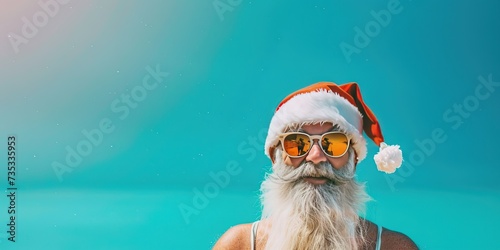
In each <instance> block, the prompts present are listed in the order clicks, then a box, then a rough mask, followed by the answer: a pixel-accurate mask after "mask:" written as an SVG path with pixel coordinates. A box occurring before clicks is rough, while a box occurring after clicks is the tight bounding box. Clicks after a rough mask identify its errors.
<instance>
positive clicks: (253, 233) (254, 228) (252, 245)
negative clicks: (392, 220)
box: [250, 221, 382, 250]
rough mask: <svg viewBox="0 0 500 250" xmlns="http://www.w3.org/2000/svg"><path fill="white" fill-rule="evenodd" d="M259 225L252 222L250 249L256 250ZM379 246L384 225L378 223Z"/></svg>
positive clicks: (378, 248)
mask: <svg viewBox="0 0 500 250" xmlns="http://www.w3.org/2000/svg"><path fill="white" fill-rule="evenodd" d="M258 226H259V221H256V222H254V223H252V230H251V231H250V249H251V250H255V244H256V236H257V227H258ZM377 231H378V232H377V247H376V248H375V249H376V250H380V245H381V244H382V238H381V237H382V227H381V226H380V225H378V230H377Z"/></svg>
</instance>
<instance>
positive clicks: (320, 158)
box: [306, 142, 327, 164]
mask: <svg viewBox="0 0 500 250" xmlns="http://www.w3.org/2000/svg"><path fill="white" fill-rule="evenodd" d="M320 147H321V146H320V145H319V142H314V143H313V145H312V148H311V150H309V153H308V154H307V157H306V161H310V162H312V163H314V164H319V163H320V162H324V161H327V159H326V155H325V153H324V152H323V150H321V148H320Z"/></svg>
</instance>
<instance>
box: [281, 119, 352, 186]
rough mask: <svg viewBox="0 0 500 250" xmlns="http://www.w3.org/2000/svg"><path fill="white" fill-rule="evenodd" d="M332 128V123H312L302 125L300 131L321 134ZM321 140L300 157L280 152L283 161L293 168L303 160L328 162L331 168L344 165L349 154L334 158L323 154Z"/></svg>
mask: <svg viewBox="0 0 500 250" xmlns="http://www.w3.org/2000/svg"><path fill="white" fill-rule="evenodd" d="M333 128H334V126H333V124H332V123H324V124H313V125H304V126H302V129H301V131H302V132H305V133H307V134H310V135H321V134H324V133H326V132H330V131H332V129H333ZM320 143H321V142H318V141H314V143H313V146H312V147H311V150H309V152H308V153H307V154H306V155H305V156H303V157H300V158H291V157H289V156H288V155H287V154H282V157H283V161H284V162H285V164H287V165H289V166H293V167H295V168H297V167H299V166H300V165H301V164H302V163H303V162H304V161H305V162H311V163H313V164H314V165H318V164H319V163H322V162H328V163H330V165H332V167H333V168H335V169H337V170H339V169H341V168H342V167H343V166H345V165H346V163H347V162H348V160H349V154H348V153H346V154H344V155H343V156H341V157H338V158H334V157H330V156H327V155H325V153H324V152H323V150H321V148H320V147H321V145H320ZM304 180H305V181H307V182H309V183H311V184H316V185H319V184H324V183H325V182H326V180H325V179H320V178H304Z"/></svg>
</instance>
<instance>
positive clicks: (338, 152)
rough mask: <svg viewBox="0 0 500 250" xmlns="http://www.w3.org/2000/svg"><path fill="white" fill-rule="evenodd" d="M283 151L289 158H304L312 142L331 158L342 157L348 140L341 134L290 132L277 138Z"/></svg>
mask: <svg viewBox="0 0 500 250" xmlns="http://www.w3.org/2000/svg"><path fill="white" fill-rule="evenodd" d="M279 139H280V142H281V146H282V148H283V151H284V152H285V153H286V154H287V155H288V156H290V157H291V158H299V157H303V156H305V155H306V154H307V153H308V152H309V150H311V148H312V146H313V143H314V140H318V145H319V146H320V148H321V150H323V152H324V153H325V154H326V155H328V156H330V157H333V158H338V157H342V156H343V155H344V154H345V153H346V152H347V149H349V144H350V141H351V140H350V138H349V137H347V135H346V134H344V133H341V132H327V133H324V134H322V135H309V134H306V133H301V132H290V133H285V134H281V135H280V136H279Z"/></svg>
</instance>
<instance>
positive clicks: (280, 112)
mask: <svg viewBox="0 0 500 250" xmlns="http://www.w3.org/2000/svg"><path fill="white" fill-rule="evenodd" d="M317 122H331V123H333V124H336V125H338V126H339V128H340V130H341V131H343V132H345V133H347V134H349V135H350V136H351V138H352V143H351V145H352V147H353V148H354V151H355V152H356V156H357V160H358V162H360V161H362V160H363V159H364V158H365V157H366V151H367V149H366V141H365V139H364V137H363V131H364V132H365V134H366V135H367V136H368V137H369V138H370V139H371V140H373V142H374V143H375V144H376V145H377V146H379V147H380V151H379V152H378V153H377V154H376V155H375V157H374V159H375V162H376V164H377V168H378V170H380V171H383V172H386V173H394V171H396V168H399V167H400V166H401V163H402V161H403V157H402V152H401V150H400V149H399V145H394V146H388V145H387V144H385V143H384V137H383V136H382V131H381V129H380V125H379V123H378V121H377V118H376V117H375V115H374V114H373V112H372V111H371V110H370V109H369V108H368V106H367V105H366V104H365V103H364V102H363V98H362V97H361V92H360V90H359V86H358V84H357V83H347V84H343V85H336V84H335V83H332V82H319V83H316V84H313V85H311V86H308V87H305V88H303V89H300V90H298V91H296V92H294V93H292V94H290V95H289V96H287V97H286V98H285V99H284V100H283V101H281V103H280V104H279V105H278V108H277V109H276V112H275V114H274V116H273V118H272V119H271V124H270V126H269V131H268V134H267V138H266V144H265V151H266V155H267V156H268V157H270V158H272V157H271V155H273V153H274V149H275V147H276V146H277V144H278V142H279V139H278V136H279V135H280V134H282V133H284V132H285V131H287V129H288V128H291V127H297V126H301V125H303V124H308V123H317ZM271 160H274V159H271Z"/></svg>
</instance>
